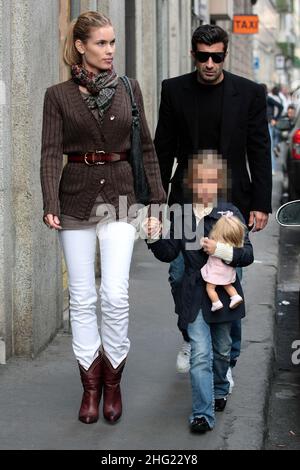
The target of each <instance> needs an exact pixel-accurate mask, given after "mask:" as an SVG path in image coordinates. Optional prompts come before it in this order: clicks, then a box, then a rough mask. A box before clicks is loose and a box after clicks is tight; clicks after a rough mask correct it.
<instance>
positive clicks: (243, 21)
mask: <svg viewBox="0 0 300 470" xmlns="http://www.w3.org/2000/svg"><path fill="white" fill-rule="evenodd" d="M258 25H259V19H258V15H233V31H232V32H233V33H234V34H257V33H258Z"/></svg>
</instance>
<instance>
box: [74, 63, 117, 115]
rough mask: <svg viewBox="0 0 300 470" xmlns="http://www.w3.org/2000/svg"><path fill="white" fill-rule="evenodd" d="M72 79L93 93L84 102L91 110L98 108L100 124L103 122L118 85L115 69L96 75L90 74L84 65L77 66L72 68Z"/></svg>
mask: <svg viewBox="0 0 300 470" xmlns="http://www.w3.org/2000/svg"><path fill="white" fill-rule="evenodd" d="M72 79H73V81H74V82H75V83H77V84H78V85H81V86H83V87H85V88H86V89H87V90H88V91H89V93H91V94H90V95H89V96H87V97H85V98H84V101H85V102H86V103H87V105H88V107H89V108H90V109H96V108H98V112H99V117H100V122H102V121H103V117H104V113H105V111H107V110H108V108H109V107H110V105H111V102H112V99H113V97H114V94H115V92H116V86H117V84H118V75H117V74H116V72H115V71H114V69H111V70H107V71H105V72H100V73H99V74H98V75H95V74H94V73H92V72H88V71H87V70H86V69H85V68H84V67H83V66H82V65H79V64H77V65H73V66H72Z"/></svg>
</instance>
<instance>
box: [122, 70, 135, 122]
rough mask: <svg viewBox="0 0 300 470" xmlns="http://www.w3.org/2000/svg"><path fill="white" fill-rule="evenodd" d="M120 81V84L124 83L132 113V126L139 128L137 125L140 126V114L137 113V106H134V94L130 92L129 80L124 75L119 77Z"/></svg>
mask: <svg viewBox="0 0 300 470" xmlns="http://www.w3.org/2000/svg"><path fill="white" fill-rule="evenodd" d="M120 80H122V82H123V83H124V86H125V88H126V91H127V93H128V95H129V97H130V101H131V112H132V124H133V125H134V126H139V124H140V113H139V110H138V107H137V104H136V102H135V99H134V94H133V91H132V86H131V83H130V80H129V78H128V77H127V76H126V75H124V76H123V77H120Z"/></svg>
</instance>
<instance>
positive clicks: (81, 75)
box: [41, 12, 165, 423]
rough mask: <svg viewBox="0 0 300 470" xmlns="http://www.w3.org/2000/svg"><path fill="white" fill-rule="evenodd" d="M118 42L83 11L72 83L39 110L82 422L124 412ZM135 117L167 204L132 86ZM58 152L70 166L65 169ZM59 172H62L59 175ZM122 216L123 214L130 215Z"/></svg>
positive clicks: (155, 188) (46, 195)
mask: <svg viewBox="0 0 300 470" xmlns="http://www.w3.org/2000/svg"><path fill="white" fill-rule="evenodd" d="M115 49H116V38H115V32H114V29H113V26H112V23H111V21H110V19H109V18H107V17H106V16H105V15H102V14H101V13H98V12H85V13H82V14H81V15H80V16H79V17H78V18H77V19H75V20H74V21H73V22H72V24H71V26H70V29H69V32H68V35H67V39H66V46H65V53H64V58H65V61H66V63H67V64H68V65H69V66H70V67H71V73H72V78H71V79H70V80H68V81H66V82H63V83H60V84H58V85H54V86H52V87H50V88H48V89H47V91H46V95H45V102H44V115H43V135H42V158H41V184H42V191H43V200H44V222H45V223H46V225H47V226H48V227H49V228H53V229H56V230H58V231H59V233H58V235H59V240H60V243H61V246H62V249H63V253H64V257H65V261H66V266H67V271H68V282H69V295H70V319H71V326H72V335H73V340H72V341H73V342H72V345H73V350H74V354H75V357H76V359H77V361H78V364H79V370H80V375H81V380H82V385H83V389H84V393H83V397H82V403H81V407H80V411H79V419H80V421H82V422H84V423H93V422H95V421H97V420H98V407H99V403H100V399H101V393H102V388H103V399H104V402H103V412H104V417H105V418H106V420H108V421H109V422H110V423H114V422H116V421H117V420H118V419H119V418H120V416H121V413H122V401H121V392H120V381H121V376H122V372H123V369H124V365H125V361H126V358H127V355H128V351H129V347H130V341H129V339H128V335H127V333H128V316H129V303H128V282H129V269H130V263H131V257H132V251H133V245H134V239H135V233H136V228H135V225H134V220H135V217H134V216H132V217H131V219H130V218H129V217H128V218H127V217H125V219H124V216H123V217H122V216H121V213H120V208H119V196H125V197H126V198H127V209H129V207H130V206H131V205H133V204H135V202H136V198H135V193H134V179H133V173H132V169H131V166H130V163H129V161H128V153H129V151H130V148H131V125H132V106H131V100H130V97H129V95H128V93H127V90H126V88H125V86H124V84H123V83H122V81H121V80H120V78H119V77H118V75H117V73H116V71H115V70H114V68H113V60H114V55H115ZM130 81H131V86H132V88H133V93H134V97H135V100H136V103H137V106H138V110H139V113H140V126H141V139H142V145H143V162H144V168H145V173H146V177H147V181H148V185H149V189H150V203H152V202H153V203H154V202H155V203H162V202H164V201H165V193H164V190H163V187H162V184H161V178H160V171H159V165H158V161H157V157H156V153H155V150H154V146H153V142H152V140H151V136H150V133H149V129H148V126H147V122H146V118H145V113H144V106H143V98H142V94H141V90H140V87H139V84H138V82H137V81H136V80H130ZM63 154H67V155H68V163H67V165H66V166H65V167H64V169H63V171H62V163H63ZM61 173H62V174H61ZM126 216H127V212H126ZM97 239H98V242H99V245H100V252H101V287H100V295H101V312H102V319H101V326H100V331H99V329H98V322H97V315H96V305H97V292H96V287H95V270H94V262H95V250H96V242H97Z"/></svg>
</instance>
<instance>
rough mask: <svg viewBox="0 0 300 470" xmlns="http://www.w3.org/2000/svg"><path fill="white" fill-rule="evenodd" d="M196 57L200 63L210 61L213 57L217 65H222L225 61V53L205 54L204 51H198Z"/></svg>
mask: <svg viewBox="0 0 300 470" xmlns="http://www.w3.org/2000/svg"><path fill="white" fill-rule="evenodd" d="M195 57H196V59H197V60H198V62H201V63H204V62H207V61H208V60H209V58H210V57H211V58H212V60H213V62H214V63H215V64H220V63H221V62H223V61H224V59H225V52H203V51H196V52H195Z"/></svg>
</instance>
